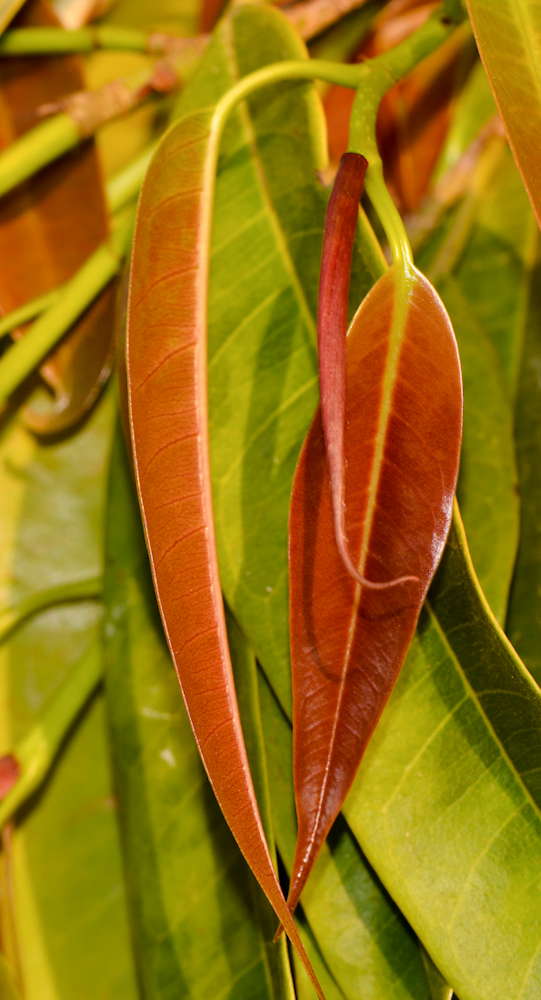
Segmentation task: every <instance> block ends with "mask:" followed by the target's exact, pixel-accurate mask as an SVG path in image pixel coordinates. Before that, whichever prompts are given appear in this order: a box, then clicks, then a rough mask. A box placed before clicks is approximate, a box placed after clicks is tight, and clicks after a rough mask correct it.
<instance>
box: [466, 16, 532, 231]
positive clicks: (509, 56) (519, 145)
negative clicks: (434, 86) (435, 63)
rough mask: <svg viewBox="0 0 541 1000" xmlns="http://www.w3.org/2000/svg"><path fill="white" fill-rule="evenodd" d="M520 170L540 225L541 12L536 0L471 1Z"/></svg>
mask: <svg viewBox="0 0 541 1000" xmlns="http://www.w3.org/2000/svg"><path fill="white" fill-rule="evenodd" d="M467 5H468V10H469V13H470V18H471V22H472V26H473V30H474V32H475V37H476V41H477V45H478V48H479V52H480V55H481V58H482V60H483V64H484V67H485V69H486V72H487V75H488V78H489V80H490V83H491V86H492V89H493V92H494V97H495V98H496V103H497V105H498V108H499V110H500V113H501V115H502V118H503V120H504V124H505V128H506V131H507V135H508V137H509V142H510V144H511V148H512V150H513V153H514V155H515V159H516V161H517V166H518V168H519V170H520V173H521V175H522V179H523V181H524V183H525V185H526V189H527V191H528V194H529V196H530V200H531V202H532V205H533V209H534V212H535V214H536V216H537V221H538V222H539V223H540V225H541V179H540V177H539V148H540V147H541V74H540V72H539V66H540V63H541V12H540V10H539V4H538V3H536V0H500V2H499V3H498V4H497V5H494V4H492V3H490V0H467Z"/></svg>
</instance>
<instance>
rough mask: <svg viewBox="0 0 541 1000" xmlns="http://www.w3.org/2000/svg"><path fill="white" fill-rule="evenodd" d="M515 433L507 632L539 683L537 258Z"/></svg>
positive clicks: (540, 330)
mask: <svg viewBox="0 0 541 1000" xmlns="http://www.w3.org/2000/svg"><path fill="white" fill-rule="evenodd" d="M515 418H516V424H515V434H516V448H517V464H518V474H519V490H520V503H521V523H520V545H519V551H518V557H517V564H516V567H515V576H514V580H513V586H512V588H511V596H510V601H509V615H508V619H507V633H508V635H509V637H510V639H511V642H512V643H513V645H514V646H516V648H517V650H518V652H519V654H520V656H522V658H523V659H524V662H525V664H526V666H527V667H528V669H529V670H530V671H531V672H532V674H533V676H534V677H535V679H536V681H537V682H538V684H541V611H540V604H539V597H540V595H541V523H540V518H539V511H540V509H541V462H540V461H539V455H540V451H541V258H540V257H539V256H538V258H537V263H536V265H535V267H534V268H533V269H532V271H531V286H530V296H529V302H528V307H527V311H526V316H525V322H524V344H523V353H522V364H521V368H520V373H519V379H518V389H517V395H516V411H515Z"/></svg>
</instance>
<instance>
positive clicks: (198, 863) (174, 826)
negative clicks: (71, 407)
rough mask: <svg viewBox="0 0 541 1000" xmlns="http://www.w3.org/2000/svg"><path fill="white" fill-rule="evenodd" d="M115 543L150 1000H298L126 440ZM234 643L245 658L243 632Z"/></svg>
mask: <svg viewBox="0 0 541 1000" xmlns="http://www.w3.org/2000/svg"><path fill="white" fill-rule="evenodd" d="M107 548H108V564H107V567H108V568H107V573H106V604H107V624H106V630H105V635H106V663H107V694H108V706H109V717H110V723H111V734H112V743H113V759H114V769H115V774H116V783H117V787H118V791H119V798H120V811H121V820H122V831H123V844H124V856H125V863H126V868H127V874H128V880H129V885H130V893H131V901H132V913H131V915H132V921H133V933H134V938H135V944H136V953H137V956H138V961H139V968H140V977H141V981H142V984H143V991H144V995H145V996H148V997H153V998H156V1000H158V998H160V1000H161V998H164V1000H165V998H167V1000H173V998H175V1000H176V998H177V997H180V996H182V997H193V998H201V1000H208V998H209V997H223V998H226V997H228V998H230V1000H253V998H254V997H257V998H258V1000H259V998H260V997H261V1000H264V998H269V1000H278V998H280V1000H282V998H284V1000H286V998H291V997H292V993H291V987H290V985H289V983H288V979H289V971H288V966H287V959H286V954H285V941H283V942H282V944H281V945H280V947H279V948H278V949H276V948H274V947H272V938H273V935H274V932H275V930H276V918H275V917H274V916H273V915H272V910H270V907H268V904H267V903H266V901H265V899H264V897H263V896H262V893H261V891H260V890H259V887H258V886H257V883H256V882H255V880H254V878H253V876H252V875H251V873H250V871H249V869H248V868H247V866H246V863H245V861H244V859H243V858H242V855H241V854H240V851H239V849H238V847H237V845H236V844H235V842H234V840H233V837H232V835H231V833H230V831H229V829H228V827H227V825H226V823H225V821H224V819H223V817H222V814H221V812H220V809H219V806H218V804H217V802H216V800H215V798H214V794H213V792H212V790H211V788H210V785H209V783H208V780H207V776H206V774H205V771H204V769H203V765H202V763H201V760H200V757H199V753H198V751H197V747H196V744H195V741H194V739H193V735H192V731H191V728H190V724H189V722H188V718H187V715H186V711H185V709H184V705H183V702H182V696H181V693H180V689H179V686H178V681H177V678H176V675H175V672H174V669H173V665H172V662H171V657H170V654H169V650H168V648H167V643H166V641H165V637H164V635H163V630H162V627H161V622H160V617H159V612H158V608H157V605H156V600H155V597H154V592H153V589H152V580H151V576H150V569H149V565H148V557H147V554H146V548H145V543H144V538H143V534H142V528H141V523H140V516H139V510H138V507H137V501H136V498H135V493H134V489H133V486H132V482H131V473H130V470H129V466H128V463H127V460H126V457H125V454H124V450H123V445H122V441H121V439H120V437H118V438H117V441H116V446H115V450H114V455H113V460H112V469H111V483H110V504H109V512H108V546H107ZM233 639H234V643H236V648H237V653H238V655H239V656H247V655H248V654H247V651H246V650H245V649H244V648H243V647H242V639H241V637H239V635H238V634H236V635H235V636H234V637H233ZM239 645H240V647H241V648H240V649H239ZM241 672H242V673H243V674H244V671H242V668H241ZM252 694H253V692H252ZM250 698H251V696H250V693H249V692H248V694H247V697H246V699H245V700H244V704H246V702H250Z"/></svg>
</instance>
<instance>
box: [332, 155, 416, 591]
mask: <svg viewBox="0 0 541 1000" xmlns="http://www.w3.org/2000/svg"><path fill="white" fill-rule="evenodd" d="M367 166H368V162H367V160H366V159H365V157H364V156H361V155H360V154H359V153H353V152H348V153H344V155H343V156H342V158H341V160H340V166H339V167H338V172H337V174H336V177H335V181H334V185H333V190H332V194H331V197H330V199H329V204H328V207H327V214H326V217H325V234H324V237H323V252H322V257H321V276H320V281H319V298H318V324H317V329H318V353H319V388H320V397H321V423H322V427H323V437H324V439H325V452H326V455H327V463H328V466H329V479H330V487H331V499H332V509H333V519H334V533H335V538H336V544H337V547H338V551H339V553H340V556H341V559H342V562H343V563H344V566H345V567H346V569H347V571H348V573H349V574H350V576H352V577H353V578H354V579H355V580H357V582H358V583H362V585H363V586H364V587H368V588H372V589H373V590H382V589H384V588H385V587H393V586H396V584H400V583H406V582H408V581H409V580H415V579H416V577H411V576H402V577H399V578H398V579H395V580H386V581H383V582H378V583H376V582H374V581H371V580H368V579H366V577H364V576H362V575H361V574H360V573H359V570H358V569H357V567H356V566H354V564H353V561H352V558H351V554H350V552H349V548H348V541H347V536H346V528H345V499H344V490H345V481H344V476H345V455H344V447H345V444H344V442H345V433H346V334H347V310H348V292H349V279H350V271H351V259H352V255H353V240H354V237H355V229H356V226H357V217H358V213H359V202H360V199H361V194H362V190H363V185H364V175H365V173H366V168H367Z"/></svg>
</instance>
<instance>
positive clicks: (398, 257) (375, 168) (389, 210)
mask: <svg viewBox="0 0 541 1000" xmlns="http://www.w3.org/2000/svg"><path fill="white" fill-rule="evenodd" d="M364 186H365V190H366V193H367V195H368V197H369V198H370V201H371V202H372V204H373V206H374V208H375V209H376V211H377V213H378V217H379V220H380V222H381V224H382V226H383V229H384V230H385V235H386V237H387V239H388V241H389V247H390V250H391V256H392V260H393V264H397V265H398V266H399V267H401V268H405V269H407V268H411V267H413V257H412V253H411V247H410V245H409V240H408V237H407V235H406V230H405V228H404V223H403V222H402V218H401V216H400V212H399V211H398V209H397V207H396V205H395V203H394V201H393V199H392V198H391V195H390V194H389V191H388V189H387V185H386V184H385V181H384V179H383V168H382V165H381V160H380V158H379V156H378V157H377V159H374V160H372V162H371V163H370V164H369V166H368V170H367V171H366V177H365V185H364Z"/></svg>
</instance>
